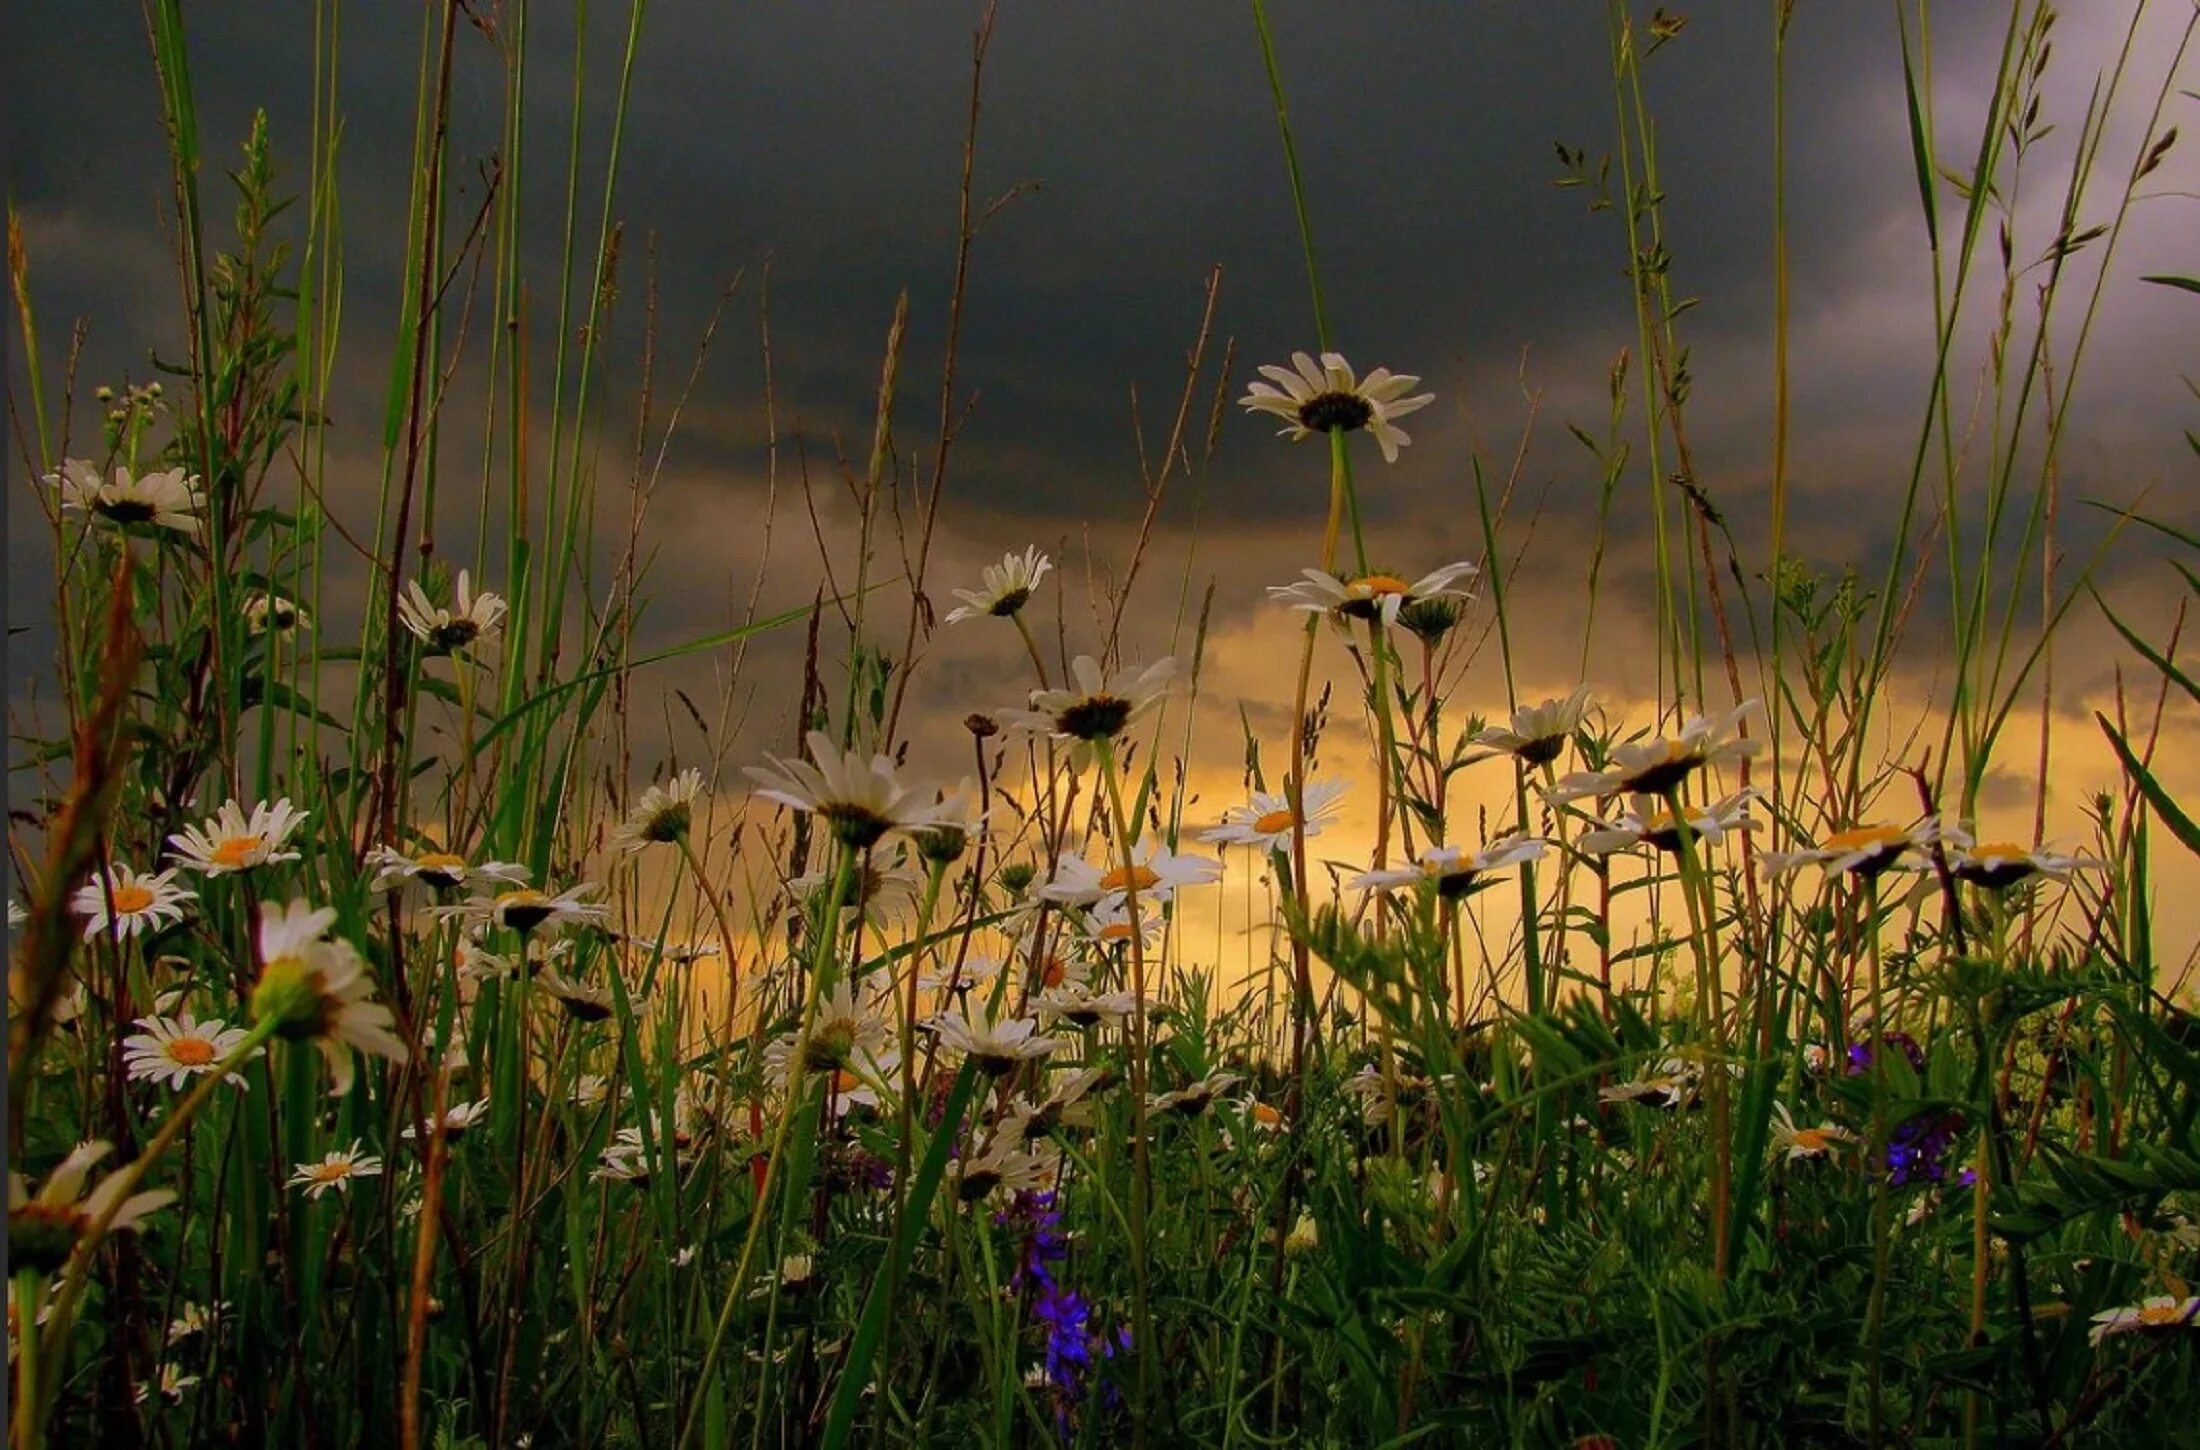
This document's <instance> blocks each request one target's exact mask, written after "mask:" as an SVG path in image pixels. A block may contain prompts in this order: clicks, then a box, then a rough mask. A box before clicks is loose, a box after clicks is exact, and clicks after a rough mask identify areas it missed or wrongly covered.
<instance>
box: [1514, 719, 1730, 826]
mask: <svg viewBox="0 0 2200 1450" xmlns="http://www.w3.org/2000/svg"><path fill="white" fill-rule="evenodd" d="M1758 708H1759V702H1758V701H1755V700H1744V701H1743V702H1742V703H1741V704H1739V705H1736V706H1735V707H1734V708H1733V709H1731V710H1729V711H1727V712H1726V713H1725V714H1723V715H1692V716H1690V717H1689V718H1688V720H1687V721H1686V722H1685V723H1684V724H1683V725H1682V726H1681V729H1680V733H1679V734H1677V735H1674V736H1672V737H1670V738H1662V739H1657V740H1637V741H1634V742H1631V743H1629V744H1626V745H1621V746H1619V747H1617V748H1615V749H1614V750H1613V751H1612V763H1611V765H1610V766H1609V767H1608V768H1606V769H1604V770H1586V771H1576V772H1574V773H1573V774H1572V775H1568V776H1564V777H1561V778H1560V780H1559V782H1558V785H1557V786H1556V788H1554V789H1552V790H1550V791H1548V792H1546V794H1547V795H1548V796H1549V797H1550V799H1551V800H1553V801H1569V800H1579V799H1581V798H1582V797H1583V796H1592V795H1593V796H1607V795H1626V794H1633V795H1660V796H1661V795H1664V794H1665V793H1666V792H1667V791H1669V790H1672V789H1674V788H1675V787H1677V786H1679V785H1680V784H1681V782H1683V781H1685V780H1687V779H1688V778H1689V777H1690V776H1692V775H1694V774H1695V773H1696V772H1697V771H1699V770H1703V769H1705V768H1706V767H1708V766H1713V765H1721V764H1724V763H1725V762H1727V761H1729V760H1742V759H1745V758H1746V757H1748V756H1752V755H1755V754H1756V753H1757V752H1758V751H1760V750H1762V749H1764V742H1763V741H1761V740H1750V739H1746V738H1743V737H1740V736H1737V735H1736V734H1735V731H1736V730H1738V729H1739V728H1740V727H1741V723H1742V721H1743V720H1745V719H1747V718H1748V717H1749V716H1750V715H1751V714H1753V713H1755V712H1756V710H1757V709H1758Z"/></svg>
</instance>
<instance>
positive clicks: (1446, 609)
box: [1398, 594, 1467, 648]
mask: <svg viewBox="0 0 2200 1450" xmlns="http://www.w3.org/2000/svg"><path fill="white" fill-rule="evenodd" d="M1466 617H1467V600H1466V597H1465V596H1464V595H1458V594H1431V595H1428V596H1427V597H1425V598H1421V599H1409V600H1407V601H1406V602H1405V603H1404V604H1401V605H1400V606H1398V623H1400V624H1401V625H1404V626H1405V628H1406V631H1407V632H1408V633H1410V634H1411V635H1412V636H1413V637H1414V638H1415V639H1418V640H1419V641H1421V643H1422V644H1424V645H1427V646H1430V647H1431V648H1433V647H1434V646H1436V645H1437V644H1438V643H1440V642H1441V641H1442V640H1443V638H1444V636H1445V635H1447V634H1450V633H1451V632H1452V631H1453V630H1455V629H1457V628H1458V627H1459V621H1460V620H1462V619H1465V618H1466Z"/></svg>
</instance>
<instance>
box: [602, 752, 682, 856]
mask: <svg viewBox="0 0 2200 1450" xmlns="http://www.w3.org/2000/svg"><path fill="white" fill-rule="evenodd" d="M702 793H703V772H701V771H700V770H683V771H681V772H680V773H679V774H678V775H676V776H674V777H673V778H672V779H671V780H668V781H666V782H665V783H664V784H663V785H653V786H651V787H650V788H649V789H648V790H646V791H643V792H642V798H641V799H640V800H639V801H636V802H635V803H634V809H633V810H632V811H631V812H629V813H628V815H627V818H626V819H625V820H624V821H621V822H620V823H619V828H618V829H617V830H615V831H613V832H612V833H611V843H612V844H613V845H615V846H617V847H618V848H619V849H620V850H622V851H628V852H633V851H646V850H647V849H649V847H650V846H651V845H656V844H666V843H670V842H673V841H681V840H685V839H686V838H687V833H688V823H689V821H690V820H691V819H692V818H693V816H694V811H695V801H696V798H697V797H698V796H700V795H702Z"/></svg>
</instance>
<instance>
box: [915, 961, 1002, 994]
mask: <svg viewBox="0 0 2200 1450" xmlns="http://www.w3.org/2000/svg"><path fill="white" fill-rule="evenodd" d="M1001 965H1002V963H1001V959H1000V958H999V957H983V956H980V957H965V958H964V959H963V960H962V961H960V962H949V963H947V964H946V965H944V966H938V967H932V968H929V969H927V970H926V971H925V972H923V973H922V974H920V975H919V976H918V977H917V986H918V987H919V988H921V989H922V990H924V991H927V992H945V991H948V990H950V989H952V990H954V991H957V992H967V991H969V990H970V989H971V988H973V987H983V986H986V985H988V984H989V983H991V982H992V980H993V979H994V978H995V977H998V976H999V975H1000V974H1001Z"/></svg>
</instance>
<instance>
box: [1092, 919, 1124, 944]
mask: <svg viewBox="0 0 2200 1450" xmlns="http://www.w3.org/2000/svg"><path fill="white" fill-rule="evenodd" d="M1099 938H1100V940H1101V941H1129V940H1130V939H1131V928H1130V923H1129V922H1124V921H1116V922H1110V923H1109V924H1108V925H1106V926H1103V927H1101V928H1100V933H1099Z"/></svg>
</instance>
